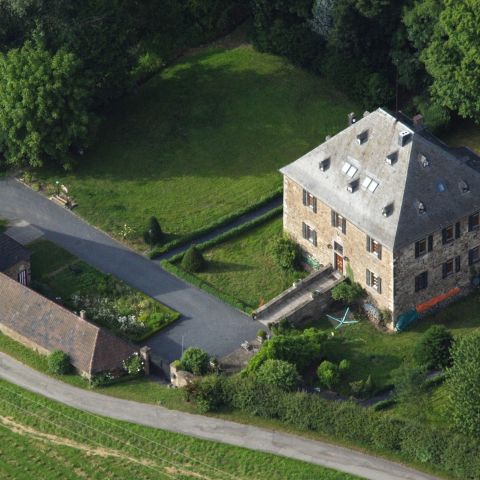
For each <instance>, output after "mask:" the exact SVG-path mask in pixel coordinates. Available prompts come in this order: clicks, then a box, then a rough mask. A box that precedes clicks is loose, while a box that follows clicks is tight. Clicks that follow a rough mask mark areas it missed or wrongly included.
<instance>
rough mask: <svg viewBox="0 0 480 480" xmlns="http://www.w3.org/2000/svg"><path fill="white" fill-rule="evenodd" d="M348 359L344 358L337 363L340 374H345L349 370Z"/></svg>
mask: <svg viewBox="0 0 480 480" xmlns="http://www.w3.org/2000/svg"><path fill="white" fill-rule="evenodd" d="M350 367H351V365H350V361H349V360H347V359H346V358H344V359H343V360H342V361H341V362H340V363H339V364H338V369H339V370H340V373H341V374H342V375H345V374H346V373H347V372H348V371H349V370H350Z"/></svg>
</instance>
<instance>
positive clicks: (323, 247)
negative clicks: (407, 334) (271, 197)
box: [283, 176, 394, 311]
mask: <svg viewBox="0 0 480 480" xmlns="http://www.w3.org/2000/svg"><path fill="white" fill-rule="evenodd" d="M283 206H284V210H283V212H284V213H283V221H284V229H285V231H286V232H287V233H288V234H289V235H290V236H291V237H292V238H293V239H294V240H295V241H296V242H297V243H298V244H299V245H300V247H301V249H302V250H303V251H304V252H305V253H306V254H307V255H310V256H312V257H313V258H314V259H316V260H317V261H318V262H320V264H321V265H324V266H326V265H329V264H330V265H332V266H333V267H334V268H335V267H336V266H337V267H338V265H336V262H335V254H337V255H339V256H340V257H341V258H342V260H343V262H342V263H343V269H342V271H341V272H340V273H342V274H343V275H345V276H347V275H348V270H349V269H351V273H353V278H354V280H355V281H356V282H358V283H359V284H360V285H362V287H363V288H365V290H366V291H367V293H368V295H369V296H370V297H371V300H372V301H373V303H374V304H375V305H376V306H377V307H378V308H380V309H388V310H391V311H392V310H393V306H394V305H393V255H392V252H391V251H389V250H388V249H387V248H385V247H384V246H382V253H381V259H380V258H378V257H377V256H376V255H375V254H373V253H371V252H369V251H367V246H366V245H367V234H366V233H365V232H363V231H361V230H360V229H359V228H357V227H356V226H355V225H354V224H353V223H352V222H351V221H350V220H348V219H346V226H345V233H343V232H342V230H341V228H336V227H334V226H332V209H331V208H330V207H329V206H328V205H326V204H324V203H323V202H321V201H320V200H319V199H316V208H315V209H314V208H312V207H309V206H307V205H304V204H303V188H302V187H301V186H300V185H299V184H298V183H296V182H295V181H293V180H292V179H291V178H288V177H287V176H284V205H283ZM315 210H316V211H315ZM303 223H306V224H307V225H309V226H310V227H311V228H313V229H314V230H315V232H316V237H317V245H316V246H315V245H314V244H313V243H312V242H310V241H309V240H307V239H305V238H303V226H302V224H303ZM336 244H337V245H338V246H341V247H342V248H343V252H341V251H338V249H337V251H336V250H335V246H336ZM367 269H368V270H369V271H371V272H373V273H374V274H375V275H376V276H378V277H379V278H380V279H381V291H380V292H378V291H377V290H376V289H375V288H374V287H372V286H369V285H367V282H366V271H367Z"/></svg>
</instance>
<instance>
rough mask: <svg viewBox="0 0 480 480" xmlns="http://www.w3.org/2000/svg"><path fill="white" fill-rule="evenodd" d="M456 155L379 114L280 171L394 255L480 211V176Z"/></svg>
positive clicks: (419, 132)
mask: <svg viewBox="0 0 480 480" xmlns="http://www.w3.org/2000/svg"><path fill="white" fill-rule="evenodd" d="M401 136H404V137H405V141H404V145H403V146H401V145H400V144H399V138H400V137H401ZM453 151H454V150H453V149H449V147H447V146H446V145H445V144H443V143H442V142H441V141H439V140H438V139H436V138H435V137H433V136H431V135H430V134H429V133H428V132H426V131H425V130H418V129H417V130H415V128H414V127H413V125H411V124H410V123H409V122H407V121H406V120H405V118H404V117H402V116H397V117H395V116H394V115H392V114H390V113H389V112H387V111H385V110H383V109H378V110H376V111H374V112H372V113H370V114H368V115H366V116H364V117H363V118H362V119H360V120H359V121H358V122H356V123H354V124H353V125H351V126H349V127H348V128H346V129H345V130H343V131H341V132H340V133H338V134H337V135H335V136H334V137H332V138H331V139H329V140H327V141H326V142H325V143H323V144H321V145H320V146H318V147H317V148H315V149H314V150H312V151H311V152H309V153H307V154H306V155H304V156H303V157H301V158H300V159H298V160H296V161H295V162H293V163H291V164H290V165H287V166H286V167H284V168H282V169H281V170H280V171H281V172H282V173H283V174H284V175H286V176H287V177H290V178H292V179H293V180H294V181H296V182H297V183H299V184H300V185H301V186H303V188H305V189H306V190H308V191H309V192H311V193H312V194H314V195H315V196H316V197H318V198H319V199H320V200H321V201H323V202H324V203H326V204H327V205H329V206H330V207H331V208H332V209H333V210H335V211H337V212H338V213H339V214H340V215H342V216H344V217H346V218H347V219H349V220H350V221H351V222H352V223H353V224H355V225H356V226H357V227H358V228H360V229H361V230H362V231H364V232H366V233H367V234H369V235H371V236H372V237H373V238H375V239H376V240H378V241H379V242H381V243H382V244H384V245H385V246H387V247H388V248H390V249H391V250H397V249H399V248H402V247H404V246H406V245H409V244H411V243H413V242H415V241H416V240H418V239H421V238H423V237H425V236H426V235H428V234H430V233H432V232H434V231H437V230H439V229H440V228H443V227H445V226H447V225H450V224H451V223H452V222H454V221H455V220H457V219H458V218H460V217H462V216H465V215H468V214H470V213H473V212H475V211H477V210H480V173H479V172H478V171H477V170H475V169H473V168H471V167H470V166H469V165H468V162H466V161H464V160H462V159H461V158H458V157H457V156H455V155H454V154H453V153H452V152H453ZM389 155H391V156H392V157H391V158H392V161H391V162H390V163H387V161H386V157H387V156H389ZM325 159H330V160H329V162H328V166H327V168H325V169H324V171H322V170H321V169H320V168H319V165H320V162H321V161H322V160H325ZM348 165H351V166H352V167H353V168H352V169H350V170H347V167H348ZM367 177H368V178H369V179H371V180H372V181H373V183H372V182H370V185H369V181H368V180H367ZM351 182H353V184H352V187H353V188H352V189H351V190H353V192H349V191H348V190H347V187H348V186H349V184H351ZM376 184H378V185H376ZM375 185H376V188H374V187H375ZM465 186H466V187H467V189H468V191H465ZM368 187H370V190H369V188H368ZM372 190H373V191H372ZM422 206H423V210H424V213H421V211H422ZM385 208H386V210H384V209H385ZM384 213H385V214H386V216H385V215H384Z"/></svg>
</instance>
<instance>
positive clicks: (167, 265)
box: [160, 206, 283, 313]
mask: <svg viewBox="0 0 480 480" xmlns="http://www.w3.org/2000/svg"><path fill="white" fill-rule="evenodd" d="M282 211H283V207H282V206H279V207H276V208H273V209H272V210H270V211H268V212H267V213H265V214H263V215H261V216H260V217H258V218H255V219H254V220H250V221H249V222H246V223H244V224H242V225H240V226H238V227H235V228H232V229H231V230H228V231H227V232H225V233H222V234H221V235H218V236H217V237H215V238H212V239H211V240H208V241H206V242H203V243H199V244H198V245H196V247H197V249H198V250H200V251H204V250H207V249H208V248H211V247H214V246H215V245H218V244H219V243H223V242H226V241H227V240H231V239H232V238H235V237H238V236H239V235H242V234H243V233H245V232H248V231H250V230H253V229H254V228H256V227H258V226H260V225H263V224H264V223H266V222H268V221H269V220H272V219H274V218H276V217H278V216H279V215H281V213H282ZM183 255H184V253H183V252H182V253H178V254H177V255H174V256H173V257H171V258H169V259H168V260H162V261H161V262H160V263H161V265H162V267H163V268H164V269H165V270H167V271H168V272H170V273H172V274H173V275H175V276H177V277H179V278H182V279H183V280H185V281H186V282H188V283H191V284H192V285H195V286H196V287H199V288H201V289H203V290H205V291H206V292H208V293H211V294H212V295H215V296H216V297H218V298H220V299H221V300H223V301H224V302H225V303H228V304H229V305H232V306H233V307H235V308H238V309H239V310H243V311H244V312H247V313H251V312H252V311H253V310H254V309H253V308H252V306H250V305H248V304H246V303H245V302H242V301H241V300H239V299H238V298H235V297H233V296H231V295H228V294H226V293H223V292H220V291H219V290H217V289H216V288H215V287H214V286H212V285H210V284H209V283H208V282H205V281H204V280H202V279H200V278H199V277H197V276H195V275H193V274H191V273H188V272H186V271H185V270H184V269H183V268H181V267H180V266H179V265H176V263H177V262H179V261H180V260H181V259H182V257H183Z"/></svg>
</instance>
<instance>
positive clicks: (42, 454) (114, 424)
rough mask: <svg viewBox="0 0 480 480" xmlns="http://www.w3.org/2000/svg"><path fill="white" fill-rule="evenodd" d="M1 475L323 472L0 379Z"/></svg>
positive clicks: (324, 477) (328, 478) (210, 479)
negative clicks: (116, 417)
mask: <svg viewBox="0 0 480 480" xmlns="http://www.w3.org/2000/svg"><path fill="white" fill-rule="evenodd" d="M0 439H1V441H0V458H1V459H2V461H1V462H0V477H1V478H10V479H16V480H20V479H22V480H23V479H25V480H30V479H32V478H38V479H40V478H41V479H45V480H49V479H55V478H62V479H83V478H88V479H104V478H125V479H127V478H136V479H172V478H173V479H178V480H181V479H185V480H186V479H195V478H196V479H198V478H201V479H204V480H219V479H222V480H224V479H227V478H237V479H239V480H242V479H245V480H246V479H249V480H250V479H252V480H253V479H264V478H271V479H292V478H295V479H312V478H315V479H319V480H353V479H354V478H355V477H353V476H350V475H346V474H342V473H339V472H335V471H333V470H328V469H324V468H321V467H317V466H314V465H310V464H307V463H303V462H299V461H294V460H290V459H286V458H283V457H277V456H274V455H269V454H264V453H260V452H254V451H251V450H246V449H243V448H237V447H231V446H227V445H223V444H219V443H214V442H208V441H203V440H198V439H194V438H191V437H186V436H183V435H178V434H173V433H169V432H165V431H162V430H155V429H151V428H147V427H141V426H138V425H132V424H127V423H124V422H118V421H113V420H110V419H104V418H102V417H98V416H95V415H91V414H87V413H84V412H80V411H78V410H74V409H71V408H68V407H65V406H63V405H60V404H57V403H55V402H52V401H50V400H47V399H45V398H43V397H40V396H38V395H34V394H32V393H30V392H27V391H25V390H22V389H20V388H17V387H15V386H13V385H11V384H8V383H6V382H4V381H0Z"/></svg>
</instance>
